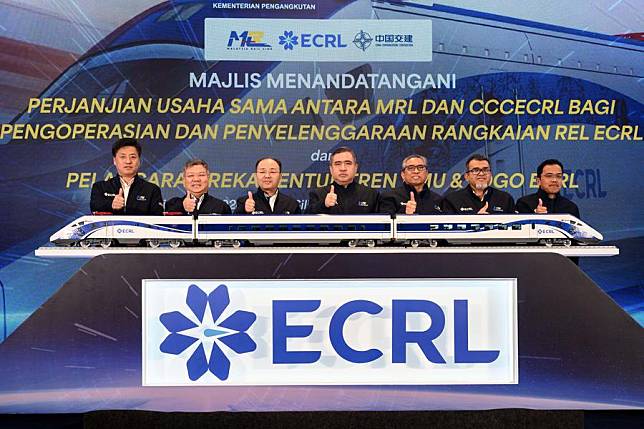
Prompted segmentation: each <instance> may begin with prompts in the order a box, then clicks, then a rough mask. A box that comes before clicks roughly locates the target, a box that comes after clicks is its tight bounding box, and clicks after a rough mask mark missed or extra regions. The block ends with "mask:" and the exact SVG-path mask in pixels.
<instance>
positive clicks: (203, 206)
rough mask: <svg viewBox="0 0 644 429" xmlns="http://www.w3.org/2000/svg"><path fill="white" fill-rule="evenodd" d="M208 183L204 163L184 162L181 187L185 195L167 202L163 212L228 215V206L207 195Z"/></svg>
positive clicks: (196, 161)
mask: <svg viewBox="0 0 644 429" xmlns="http://www.w3.org/2000/svg"><path fill="white" fill-rule="evenodd" d="M209 182H210V171H209V170H208V163H206V161H203V160H201V159H193V160H190V161H188V162H186V164H185V165H184V166H183V186H184V188H186V194H185V195H184V196H182V197H175V198H172V199H170V200H168V201H167V202H166V203H165V210H166V211H167V212H176V213H182V214H189V215H198V214H222V215H224V214H230V213H231V211H230V207H229V206H228V204H226V203H225V202H224V201H222V200H220V199H219V198H215V197H213V196H212V195H210V194H208V185H209Z"/></svg>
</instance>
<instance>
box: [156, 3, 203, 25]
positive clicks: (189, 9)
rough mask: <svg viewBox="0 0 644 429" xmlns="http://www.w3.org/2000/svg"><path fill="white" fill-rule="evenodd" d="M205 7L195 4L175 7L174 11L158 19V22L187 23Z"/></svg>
mask: <svg viewBox="0 0 644 429" xmlns="http://www.w3.org/2000/svg"><path fill="white" fill-rule="evenodd" d="M203 6H204V5H203V4H194V3H193V4H190V3H188V4H184V5H177V6H174V7H173V8H172V9H170V10H169V11H167V12H166V13H164V14H163V15H161V16H160V17H159V18H157V22H165V21H186V20H187V19H189V18H190V17H191V16H192V15H194V14H195V13H197V12H199V11H200V10H201V8H203Z"/></svg>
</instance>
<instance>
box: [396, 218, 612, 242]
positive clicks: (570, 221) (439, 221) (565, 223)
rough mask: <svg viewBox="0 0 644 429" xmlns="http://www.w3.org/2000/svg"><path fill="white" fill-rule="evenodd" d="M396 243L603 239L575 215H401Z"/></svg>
mask: <svg viewBox="0 0 644 429" xmlns="http://www.w3.org/2000/svg"><path fill="white" fill-rule="evenodd" d="M394 235H395V239H396V241H397V242H402V243H406V244H408V245H410V246H412V247H418V246H420V245H428V246H432V247H436V246H438V245H440V244H441V243H447V244H471V243H476V244H501V243H517V244H518V243H526V244H532V243H541V244H544V245H546V246H553V245H563V246H571V245H572V244H593V243H598V242H599V241H601V240H603V237H602V235H601V234H600V233H599V232H598V231H596V230H595V229H593V228H592V227H591V226H590V225H588V224H586V223H584V222H582V221H581V220H579V219H577V218H576V217H574V216H572V215H567V214H552V215H518V214H517V215H486V216H481V215H465V216H464V215H445V216H443V215H440V216H422V215H421V216H418V215H411V216H408V215H398V216H397V217H396V219H395V225H394Z"/></svg>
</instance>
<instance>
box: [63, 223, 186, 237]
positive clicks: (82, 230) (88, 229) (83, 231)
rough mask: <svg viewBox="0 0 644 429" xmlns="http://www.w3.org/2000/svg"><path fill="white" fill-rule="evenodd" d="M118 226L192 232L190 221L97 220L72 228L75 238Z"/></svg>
mask: <svg viewBox="0 0 644 429" xmlns="http://www.w3.org/2000/svg"><path fill="white" fill-rule="evenodd" d="M110 226H111V227H119V226H136V227H140V228H147V229H154V230H157V231H165V232H174V233H186V234H192V223H189V224H165V225H157V224H149V223H143V222H134V221H129V220H105V221H99V222H92V223H88V224H85V225H82V226H79V227H76V228H75V229H74V237H73V238H75V239H80V238H85V237H87V236H88V235H89V234H91V233H92V232H94V231H96V230H98V229H101V228H106V227H110Z"/></svg>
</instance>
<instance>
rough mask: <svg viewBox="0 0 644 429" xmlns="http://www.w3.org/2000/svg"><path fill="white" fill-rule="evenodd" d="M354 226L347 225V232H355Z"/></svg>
mask: <svg viewBox="0 0 644 429" xmlns="http://www.w3.org/2000/svg"><path fill="white" fill-rule="evenodd" d="M355 230H356V226H355V225H347V231H355Z"/></svg>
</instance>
